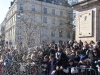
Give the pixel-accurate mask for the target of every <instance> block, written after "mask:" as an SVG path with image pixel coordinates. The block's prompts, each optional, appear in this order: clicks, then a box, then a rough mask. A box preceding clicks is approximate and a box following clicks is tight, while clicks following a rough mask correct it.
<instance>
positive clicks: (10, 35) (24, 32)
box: [5, 0, 72, 46]
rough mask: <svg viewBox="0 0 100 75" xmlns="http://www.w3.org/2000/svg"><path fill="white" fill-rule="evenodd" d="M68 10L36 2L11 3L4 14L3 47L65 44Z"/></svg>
mask: <svg viewBox="0 0 100 75" xmlns="http://www.w3.org/2000/svg"><path fill="white" fill-rule="evenodd" d="M68 13H72V9H71V8H70V7H66V6H63V5H59V4H58V5H57V4H54V3H47V2H43V1H38V0H14V2H12V4H11V7H10V8H9V11H8V12H7V15H6V27H5V42H8V44H6V45H7V46H16V45H23V46H36V45H37V46H39V45H41V44H49V43H51V42H53V43H57V42H58V41H67V40H70V39H71V38H72V37H71V36H68V35H69V34H68V33H66V29H67V25H66V24H62V22H64V21H65V22H67V21H68V20H67V18H68V17H67V16H68Z"/></svg>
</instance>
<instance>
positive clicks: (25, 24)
mask: <svg viewBox="0 0 100 75" xmlns="http://www.w3.org/2000/svg"><path fill="white" fill-rule="evenodd" d="M23 15H26V17H25V16H24V17H23V16H20V17H19V20H20V25H19V26H18V28H21V32H22V33H20V34H19V32H18V34H19V35H21V36H22V37H21V39H22V40H24V43H25V44H26V46H28V47H29V46H33V45H34V42H35V40H34V38H35V36H36V28H37V24H36V22H35V20H34V19H33V18H32V16H31V15H28V14H27V13H23ZM21 44H22V43H21Z"/></svg>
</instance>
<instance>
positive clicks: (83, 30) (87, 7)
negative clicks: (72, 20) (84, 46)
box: [73, 0, 100, 42]
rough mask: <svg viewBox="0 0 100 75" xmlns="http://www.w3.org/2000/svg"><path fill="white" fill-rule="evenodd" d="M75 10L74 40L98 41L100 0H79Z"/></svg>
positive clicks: (99, 35)
mask: <svg viewBox="0 0 100 75" xmlns="http://www.w3.org/2000/svg"><path fill="white" fill-rule="evenodd" d="M73 8H74V9H75V10H76V40H77V41H79V40H82V41H87V42H90V41H91V40H92V41H94V42H97V41H100V0H79V2H78V3H76V4H74V5H73Z"/></svg>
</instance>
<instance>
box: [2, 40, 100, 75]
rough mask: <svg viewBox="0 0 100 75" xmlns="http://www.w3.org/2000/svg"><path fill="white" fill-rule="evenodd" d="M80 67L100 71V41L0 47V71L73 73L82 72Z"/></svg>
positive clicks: (44, 74)
mask: <svg viewBox="0 0 100 75" xmlns="http://www.w3.org/2000/svg"><path fill="white" fill-rule="evenodd" d="M78 67H80V69H77V68H78ZM81 68H93V69H94V70H95V71H96V72H98V74H99V72H100V42H96V43H95V42H93V41H91V42H90V43H87V42H86V41H85V42H82V41H81V40H79V41H78V42H77V41H74V40H70V41H67V42H63V43H61V42H58V43H57V44H52V43H51V44H48V45H42V46H40V47H32V48H26V47H23V48H21V49H14V48H13V47H12V48H11V49H8V48H6V49H1V50H0V75H13V74H15V75H67V74H69V75H74V74H77V73H78V72H85V70H82V69H81ZM75 70H77V71H75ZM88 73H89V72H88ZM92 74H93V73H92ZM87 75H88V74H87Z"/></svg>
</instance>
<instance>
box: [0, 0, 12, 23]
mask: <svg viewBox="0 0 100 75" xmlns="http://www.w3.org/2000/svg"><path fill="white" fill-rule="evenodd" d="M11 1H13V0H0V24H1V23H2V21H3V20H4V18H5V16H6V13H7V11H8V9H9V7H10V2H11Z"/></svg>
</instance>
